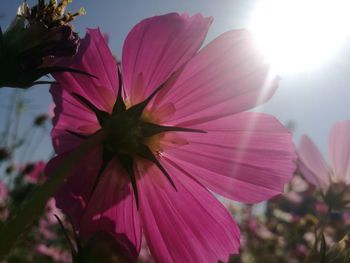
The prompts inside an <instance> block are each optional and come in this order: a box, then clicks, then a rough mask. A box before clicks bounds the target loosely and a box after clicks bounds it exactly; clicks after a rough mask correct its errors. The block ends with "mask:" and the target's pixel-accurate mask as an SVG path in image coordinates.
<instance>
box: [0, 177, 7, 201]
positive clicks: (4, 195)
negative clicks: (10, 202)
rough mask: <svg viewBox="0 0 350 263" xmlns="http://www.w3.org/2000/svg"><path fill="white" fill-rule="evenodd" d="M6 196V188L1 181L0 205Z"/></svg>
mask: <svg viewBox="0 0 350 263" xmlns="http://www.w3.org/2000/svg"><path fill="white" fill-rule="evenodd" d="M7 195H8V189H7V186H6V185H5V184H4V183H3V182H2V181H0V203H2V202H3V201H4V200H5V199H6V198H7Z"/></svg>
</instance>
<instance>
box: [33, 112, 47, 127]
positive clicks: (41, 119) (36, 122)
mask: <svg viewBox="0 0 350 263" xmlns="http://www.w3.org/2000/svg"><path fill="white" fill-rule="evenodd" d="M47 119H48V116H47V114H41V115H38V116H37V117H36V118H35V119H34V125H35V126H42V125H43V124H44V123H45V122H46V121H47Z"/></svg>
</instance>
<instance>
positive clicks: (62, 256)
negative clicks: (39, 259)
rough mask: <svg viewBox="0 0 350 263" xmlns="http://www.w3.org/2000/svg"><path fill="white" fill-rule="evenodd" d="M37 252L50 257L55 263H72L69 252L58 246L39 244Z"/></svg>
mask: <svg viewBox="0 0 350 263" xmlns="http://www.w3.org/2000/svg"><path fill="white" fill-rule="evenodd" d="M36 252H37V253H38V254H41V255H44V256H47V257H50V258H52V259H53V260H54V262H60V263H71V262H72V258H71V255H70V253H69V252H68V251H67V250H62V249H61V248H59V247H56V246H47V245H45V244H38V245H37V247H36Z"/></svg>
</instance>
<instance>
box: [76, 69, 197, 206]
mask: <svg viewBox="0 0 350 263" xmlns="http://www.w3.org/2000/svg"><path fill="white" fill-rule="evenodd" d="M118 75H119V81H120V82H119V91H118V96H117V98H116V102H115V104H114V107H113V110H112V113H108V112H105V111H102V110H100V109H98V108H97V107H96V106H94V105H93V104H92V103H91V102H90V101H88V100H87V99H85V98H84V97H82V96H81V95H79V94H75V93H74V94H73V95H74V96H75V97H76V98H77V99H78V100H79V101H80V102H82V103H83V104H84V105H86V106H87V107H88V108H90V109H91V110H92V111H93V112H94V113H95V114H96V117H97V119H98V121H99V123H100V125H101V128H102V130H105V131H106V132H107V134H108V136H107V138H106V139H105V141H104V142H103V157H102V165H101V168H100V171H99V173H98V175H97V176H96V180H95V184H94V187H93V189H92V192H93V191H94V190H95V188H96V185H97V184H98V181H99V179H100V176H101V174H102V173H103V171H104V169H105V168H106V167H107V165H108V164H109V162H110V161H111V160H112V159H114V158H117V159H118V160H119V162H120V164H121V165H122V167H123V168H124V170H125V171H126V173H127V174H128V177H129V179H130V181H131V184H132V187H133V190H134V194H135V199H136V204H137V206H138V191H137V184H136V177H135V174H134V164H135V159H136V158H138V159H139V158H142V159H145V160H146V161H149V162H151V163H153V164H154V165H155V166H157V167H158V169H159V170H160V171H161V172H162V173H163V174H164V176H165V177H166V178H167V179H168V181H169V182H170V184H171V185H172V186H173V187H174V188H175V189H176V186H175V184H174V182H173V180H172V179H171V177H170V175H169V174H168V173H167V171H166V170H165V169H164V167H163V166H162V165H161V163H160V162H159V160H158V156H157V155H155V154H156V152H157V151H158V147H159V145H158V144H159V140H160V138H161V134H163V133H166V132H199V133H204V131H201V130H195V129H190V128H182V127H176V126H162V125H160V124H157V123H153V122H152V116H151V115H149V114H148V113H147V112H146V111H145V109H146V107H147V105H148V103H149V102H150V101H151V100H152V99H153V97H154V96H155V95H156V94H157V93H158V92H159V91H160V90H161V89H162V88H163V87H164V86H166V85H165V84H166V82H165V83H164V84H162V85H161V86H160V87H158V88H157V89H155V90H154V91H153V93H152V94H151V95H150V96H149V97H148V98H146V99H145V100H144V101H142V102H140V103H138V104H135V105H132V106H131V107H129V108H126V105H125V102H124V101H123V98H122V95H121V90H122V83H121V79H122V78H121V74H120V71H119V70H118ZM170 79H171V77H170ZM148 115H149V116H148ZM71 133H72V134H75V135H77V136H81V135H79V134H76V133H74V132H71Z"/></svg>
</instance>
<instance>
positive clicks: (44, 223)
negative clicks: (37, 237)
mask: <svg viewBox="0 0 350 263" xmlns="http://www.w3.org/2000/svg"><path fill="white" fill-rule="evenodd" d="M55 215H56V216H58V217H59V218H63V214H62V212H61V210H59V209H58V208H57V207H56V202H55V199H54V198H50V199H49V200H48V202H47V204H46V207H45V214H44V216H42V217H41V218H40V220H39V226H38V228H39V232H40V234H41V235H42V236H43V237H44V238H45V239H46V240H49V239H54V238H55V237H56V233H55V231H54V229H53V228H52V226H54V225H57V224H58V221H57V218H56V217H55Z"/></svg>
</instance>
